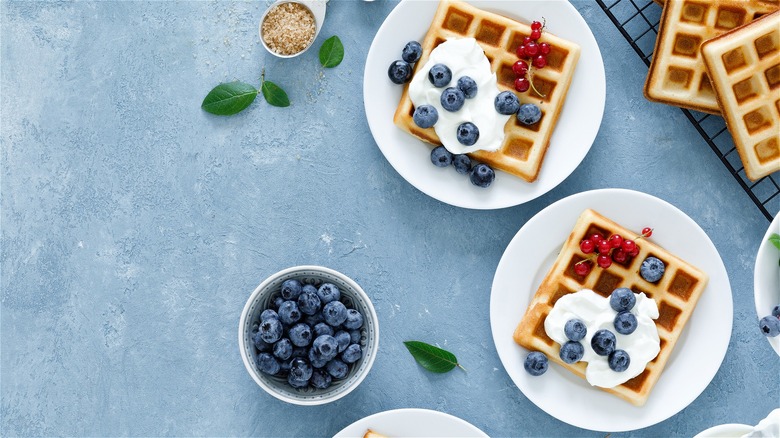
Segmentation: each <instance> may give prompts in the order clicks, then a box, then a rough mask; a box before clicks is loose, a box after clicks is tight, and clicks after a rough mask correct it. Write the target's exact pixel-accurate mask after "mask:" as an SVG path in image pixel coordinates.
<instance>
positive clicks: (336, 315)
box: [322, 301, 347, 327]
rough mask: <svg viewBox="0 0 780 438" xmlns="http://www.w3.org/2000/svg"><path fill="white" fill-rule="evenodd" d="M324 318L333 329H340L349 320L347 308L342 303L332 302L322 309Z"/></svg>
mask: <svg viewBox="0 0 780 438" xmlns="http://www.w3.org/2000/svg"><path fill="white" fill-rule="evenodd" d="M322 317H323V318H325V322H326V323H328V325H330V326H332V327H338V326H340V325H341V324H343V323H344V321H346V319H347V306H345V305H344V303H342V302H341V301H331V302H330V303H328V304H326V305H325V307H323V308H322Z"/></svg>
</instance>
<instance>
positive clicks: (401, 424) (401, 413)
mask: <svg viewBox="0 0 780 438" xmlns="http://www.w3.org/2000/svg"><path fill="white" fill-rule="evenodd" d="M368 429H371V430H373V431H374V432H376V433H381V434H383V435H386V436H396V437H401V436H415V437H485V438H487V435H486V434H485V432H482V431H481V430H479V428H477V427H476V426H474V425H472V424H471V423H469V422H467V421H465V420H461V419H460V418H458V417H454V416H452V415H450V414H445V413H443V412H439V411H432V410H429V409H395V410H392V411H384V412H379V413H376V414H373V415H369V416H368V417H364V418H362V419H360V420H358V421H356V422H354V423H352V424H350V425H349V426H347V427H345V428H344V429H342V430H341V431H340V432H339V433H337V434H336V435H335V436H334V438H348V437H360V438H362V437H363V435H364V434H365V433H366V431H367V430H368Z"/></svg>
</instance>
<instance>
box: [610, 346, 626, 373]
mask: <svg viewBox="0 0 780 438" xmlns="http://www.w3.org/2000/svg"><path fill="white" fill-rule="evenodd" d="M607 360H608V362H609V368H610V369H611V370H612V371H617V372H622V371H625V370H627V369H628V365H630V364H631V358H630V357H629V356H628V353H626V351H625V350H615V351H613V352H612V353H610V354H609V358H608V359H607Z"/></svg>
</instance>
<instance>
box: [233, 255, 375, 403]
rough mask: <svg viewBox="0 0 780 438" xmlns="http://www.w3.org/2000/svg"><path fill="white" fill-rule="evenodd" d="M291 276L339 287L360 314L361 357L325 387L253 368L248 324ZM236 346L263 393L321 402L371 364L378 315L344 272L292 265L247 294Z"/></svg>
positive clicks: (350, 385)
mask: <svg viewBox="0 0 780 438" xmlns="http://www.w3.org/2000/svg"><path fill="white" fill-rule="evenodd" d="M291 278H295V279H297V280H299V281H300V282H301V283H303V284H314V285H319V284H321V283H325V282H330V283H333V284H335V285H336V286H338V288H339V289H340V291H341V301H342V302H343V303H344V304H345V305H346V306H347V307H348V308H355V309H357V310H358V311H360V313H362V314H363V327H361V328H360V330H361V338H360V346H361V348H362V349H363V357H361V358H360V360H358V361H357V362H355V363H354V364H352V365H350V370H349V373H348V374H347V377H345V378H344V379H341V380H338V381H337V380H334V381H333V384H332V385H331V386H330V387H329V388H327V389H315V388H312V387H306V388H303V389H296V388H293V387H292V386H290V385H289V384H288V383H287V379H285V378H283V377H277V376H270V375H268V374H264V373H262V372H260V370H258V369H257V362H256V360H255V357H256V355H257V350H256V349H255V346H254V343H253V342H252V325H253V324H254V323H256V322H257V321H259V319H260V313H262V312H263V310H265V309H266V308H268V307H269V304H270V303H272V302H273V300H274V298H276V297H277V296H279V295H280V293H281V287H282V283H283V282H284V281H285V280H289V279H291ZM238 346H239V350H240V351H241V359H242V360H243V361H244V366H245V367H246V370H247V371H248V372H249V375H250V376H252V379H254V381H255V382H256V383H257V384H258V385H260V387H261V388H263V389H264V390H265V391H266V392H267V393H269V394H271V395H272V396H274V397H276V398H278V399H279V400H282V401H285V402H288V403H292V404H296V405H321V404H325V403H330V402H332V401H335V400H338V399H340V398H341V397H344V396H345V395H347V394H349V393H350V392H351V391H352V390H354V389H355V388H357V386H358V385H359V384H360V382H362V381H363V379H365V377H366V375H367V374H368V371H369V370H370V369H371V366H372V365H373V364H374V359H375V358H376V354H377V350H378V349H379V319H378V318H377V316H376V312H375V311H374V306H373V304H371V300H370V299H369V298H368V295H366V293H365V292H364V291H363V289H362V288H361V287H360V286H359V285H358V284H357V283H355V281H353V280H352V279H351V278H349V277H347V276H346V275H344V274H342V273H340V272H337V271H334V270H332V269H329V268H325V267H322V266H295V267H292V268H287V269H284V270H282V271H279V272H277V273H276V274H273V275H271V276H270V277H268V278H266V279H265V280H264V281H263V282H262V283H260V285H259V286H257V288H256V289H255V290H254V292H252V295H250V296H249V300H247V302H246V305H245V306H244V310H243V311H242V312H241V318H240V320H239V324H238Z"/></svg>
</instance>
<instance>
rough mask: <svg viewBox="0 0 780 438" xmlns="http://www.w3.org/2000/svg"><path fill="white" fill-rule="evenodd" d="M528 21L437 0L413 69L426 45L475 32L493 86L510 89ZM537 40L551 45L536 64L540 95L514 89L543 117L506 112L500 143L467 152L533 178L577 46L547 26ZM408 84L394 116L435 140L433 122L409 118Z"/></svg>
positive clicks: (528, 30)
mask: <svg viewBox="0 0 780 438" xmlns="http://www.w3.org/2000/svg"><path fill="white" fill-rule="evenodd" d="M530 33H531V28H530V26H529V25H526V24H523V23H519V22H517V21H515V20H511V19H509V18H506V17H504V16H501V15H498V14H494V13H491V12H486V11H483V10H481V9H478V8H476V7H474V6H471V5H470V4H468V3H464V2H460V1H454V0H442V1H441V2H440V3H439V7H438V9H437V10H436V14H435V15H434V17H433V20H432V21H431V26H430V28H429V29H428V33H427V34H426V35H425V39H424V40H423V41H422V42H421V45H422V48H423V51H422V57H421V58H420V60H419V61H417V65H416V66H415V70H414V74H417V73H418V72H419V70H421V69H422V67H423V66H424V65H425V63H426V62H427V61H428V56H429V55H430V53H431V51H432V50H433V49H434V48H436V46H438V45H439V44H440V43H443V42H444V41H446V40H447V38H475V39H476V40H477V42H478V43H479V45H480V47H482V49H483V50H484V51H485V56H486V57H487V59H488V60H489V61H490V66H491V69H492V70H493V71H494V72H495V73H496V76H497V79H498V88H499V89H500V90H501V91H505V90H509V91H512V92H514V91H515V90H514V80H515V78H516V75H515V73H514V72H513V71H512V64H514V63H515V61H517V59H518V58H517V54H516V51H517V47H518V46H519V45H520V44H521V43H522V41H523V38H524V37H526V36H528V35H530ZM539 42H546V43H549V44H550V46H551V47H552V50H551V51H550V53H549V54H548V55H547V66H546V67H544V68H543V69H535V70H534V75H533V84H534V86H535V87H536V89H537V90H539V93H541V94H543V95H544V97H540V96H539V95H537V94H536V93H534V92H533V90H529V91H528V92H525V93H516V94H517V97H518V98H519V99H520V102H521V103H529V102H532V103H535V104H536V105H538V106H539V109H541V111H542V119H541V121H539V122H538V123H535V124H534V125H531V126H525V125H522V124H521V123H520V122H518V121H517V118H516V117H510V118H509V120H508V121H507V123H506V125H505V126H504V133H505V135H506V136H505V138H504V143H503V144H502V145H501V147H500V148H499V149H498V150H497V151H495V152H487V151H477V152H474V153H471V154H469V156H470V157H471V158H473V159H475V160H477V161H479V162H483V163H487V164H489V165H490V166H492V167H493V168H495V169H499V170H502V171H504V172H507V173H510V174H512V175H515V176H518V177H520V178H522V179H524V180H526V181H528V182H533V181H535V180H536V178H537V177H538V175H539V169H540V168H541V166H542V160H544V155H545V152H547V147H548V146H549V144H550V136H551V135H552V132H553V129H555V123H556V121H557V120H558V116H559V115H560V113H561V108H563V103H564V101H565V100H566V93H567V91H568V90H569V85H570V84H571V80H572V76H573V75H574V68H575V67H576V65H577V60H578V59H579V56H580V47H579V46H578V45H576V44H574V43H572V42H570V41H566V40H564V39H562V38H558V37H556V36H555V35H552V34H550V33H549V32H547V31H546V30H545V31H544V32H542V37H541V38H540V39H539ZM408 90H409V86H408V84H407V85H406V86H405V87H404V91H403V94H402V95H401V101H400V102H399V103H398V108H397V109H396V112H395V116H394V117H393V122H394V123H395V124H396V125H397V126H398V127H399V128H401V129H402V130H404V131H406V132H408V133H410V134H412V135H414V136H415V137H417V138H419V139H420V140H422V141H425V142H428V143H431V144H434V145H440V144H441V142H440V141H439V137H438V136H437V135H436V132H435V131H434V129H433V128H427V129H422V128H420V127H418V126H417V125H416V124H415V123H414V121H413V120H412V114H414V104H413V103H412V100H411V99H410V98H409V92H408Z"/></svg>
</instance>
